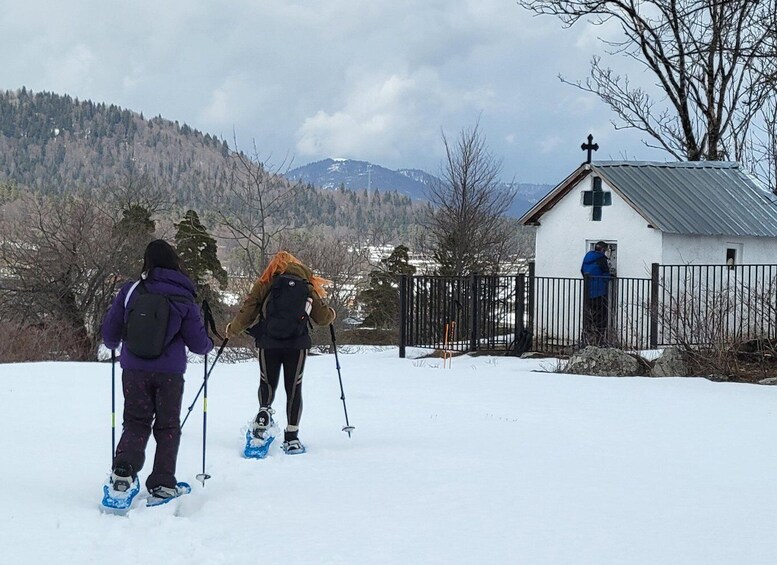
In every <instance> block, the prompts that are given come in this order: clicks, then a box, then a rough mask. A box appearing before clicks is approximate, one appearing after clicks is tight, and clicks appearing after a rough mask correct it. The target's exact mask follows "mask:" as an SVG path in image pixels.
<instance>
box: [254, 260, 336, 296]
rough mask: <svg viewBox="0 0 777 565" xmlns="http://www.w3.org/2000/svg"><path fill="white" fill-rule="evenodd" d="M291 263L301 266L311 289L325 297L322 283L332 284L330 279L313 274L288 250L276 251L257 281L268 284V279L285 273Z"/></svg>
mask: <svg viewBox="0 0 777 565" xmlns="http://www.w3.org/2000/svg"><path fill="white" fill-rule="evenodd" d="M291 264H294V265H299V266H300V267H302V268H303V270H304V271H305V274H306V275H307V279H308V282H310V284H311V285H313V290H314V291H315V292H316V294H318V296H319V297H320V298H325V297H326V294H327V293H326V290H324V285H327V284H332V281H330V280H327V279H325V278H323V277H319V276H317V275H314V274H313V272H312V271H311V270H310V269H309V268H308V267H307V266H305V264H304V263H303V262H302V261H300V260H299V259H297V258H296V257H295V256H294V255H292V254H291V253H289V252H288V251H278V253H276V254H275V255H274V256H273V258H272V259H270V263H269V264H268V265H267V268H266V269H265V270H264V272H263V273H262V276H260V277H259V282H260V283H262V284H270V279H272V278H273V277H274V276H275V275H277V274H280V273H285V272H286V269H288V268H289V265H291Z"/></svg>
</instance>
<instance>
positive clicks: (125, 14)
mask: <svg viewBox="0 0 777 565" xmlns="http://www.w3.org/2000/svg"><path fill="white" fill-rule="evenodd" d="M0 8H2V9H1V10H0V21H2V27H1V28H0V30H1V31H2V33H0V48H2V53H3V54H4V57H3V63H2V65H1V66H0V88H3V89H10V90H13V89H17V88H21V87H22V86H26V87H27V88H30V89H32V90H34V91H41V90H46V91H52V92H56V93H58V94H69V95H71V96H73V97H76V98H79V99H82V100H83V99H91V100H93V101H96V102H106V103H113V104H117V105H119V106H122V107H124V108H127V109H130V110H133V111H136V112H143V113H144V115H145V116H146V117H152V116H156V115H160V114H161V115H162V117H164V118H166V119H169V120H177V121H178V122H180V123H184V122H185V123H187V124H189V125H190V126H192V127H194V128H196V129H199V130H201V131H203V132H206V133H211V134H215V135H217V136H220V137H223V138H225V139H227V141H228V142H229V143H230V145H232V140H233V131H234V132H235V134H236V137H237V142H238V145H239V146H240V148H241V149H244V150H247V149H251V147H252V145H253V143H254V142H255V144H256V147H257V149H258V151H259V155H260V157H261V158H262V159H263V160H264V161H267V162H268V163H274V164H277V165H278V166H280V165H281V164H282V163H284V162H286V163H288V162H289V161H293V166H298V165H303V164H306V163H309V162H311V161H317V160H320V159H324V158H326V157H336V158H351V159H359V160H365V161H371V162H373V163H376V164H379V165H382V166H385V167H388V168H392V169H398V168H419V169H424V170H426V171H428V172H430V173H437V172H438V171H439V167H440V161H441V157H442V141H441V132H442V131H444V132H445V134H446V135H447V136H448V137H449V138H453V137H455V136H456V135H457V134H458V133H459V131H460V130H461V129H462V128H464V127H467V126H471V125H473V124H474V123H475V122H476V121H477V120H478V118H479V119H480V127H481V130H482V133H483V134H484V136H485V139H486V142H487V144H488V146H489V148H490V150H491V152H492V153H493V154H494V155H495V156H496V157H498V158H501V159H502V160H503V172H504V175H503V176H504V178H505V180H511V179H513V178H514V179H515V180H516V181H519V182H538V183H548V184H555V183H557V182H559V181H561V180H562V179H563V178H564V177H565V176H566V175H567V174H568V173H570V172H571V171H572V170H573V169H574V168H575V167H576V166H577V165H578V164H579V163H580V162H582V161H583V160H584V154H583V152H582V151H581V150H580V144H581V143H582V142H584V141H585V137H586V136H587V135H588V133H589V132H590V133H593V135H594V137H595V141H596V142H598V143H599V146H600V149H599V152H598V153H597V154H596V156H595V158H599V159H620V158H624V157H627V158H637V159H660V160H665V159H666V157H665V155H663V154H660V153H657V152H655V151H649V150H647V149H646V148H644V146H643V145H642V144H641V142H640V139H639V137H638V136H637V135H636V134H635V133H628V132H623V131H616V130H615V129H614V128H613V127H612V125H611V124H610V120H611V118H612V117H613V116H612V114H611V113H610V111H609V109H608V108H607V107H606V106H605V105H604V104H603V103H601V102H600V101H599V100H598V99H597V98H595V97H593V96H591V95H587V94H585V93H583V92H581V91H579V90H577V89H575V88H573V87H571V86H568V85H565V84H562V83H561V82H560V81H559V80H558V75H559V74H561V75H564V76H565V77H567V78H570V79H583V78H585V77H586V76H587V71H588V64H589V61H590V59H591V56H592V55H594V54H597V53H599V54H601V53H602V46H601V44H600V43H599V42H598V41H597V39H596V38H597V35H598V34H601V33H602V32H603V30H602V29H601V28H593V27H585V26H580V27H573V28H571V29H563V28H562V25H561V23H560V22H559V21H558V20H557V19H555V18H552V17H543V18H538V17H534V16H532V15H531V14H529V13H527V12H525V11H524V10H523V9H521V8H520V7H519V6H517V5H516V4H515V2H514V0H449V1H444V2H443V1H439V0H415V1H409V0H361V1H360V0H310V1H308V0H296V1H291V0H230V1H223V0H221V1H211V0H156V1H154V2H150V1H147V0H132V1H128V0H127V1H121V2H117V1H113V0H69V1H67V2H53V1H51V0H45V1H44V0H24V1H21V0H20V1H15V0H0ZM605 31H606V30H605ZM614 63H616V64H618V65H619V66H620V62H619V61H618V60H617V59H616V60H614Z"/></svg>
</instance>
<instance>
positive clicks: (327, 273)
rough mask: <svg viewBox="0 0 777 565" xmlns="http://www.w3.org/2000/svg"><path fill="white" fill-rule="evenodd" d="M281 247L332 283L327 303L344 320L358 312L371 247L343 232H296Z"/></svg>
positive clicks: (286, 238) (327, 230) (281, 242)
mask: <svg viewBox="0 0 777 565" xmlns="http://www.w3.org/2000/svg"><path fill="white" fill-rule="evenodd" d="M280 245H281V247H282V248H284V249H287V250H289V251H291V252H292V253H293V254H294V255H296V256H297V257H298V258H299V259H300V260H301V261H303V262H304V263H305V264H307V265H309V266H310V267H311V268H312V269H313V270H314V271H315V272H316V273H317V274H318V275H320V276H322V277H324V278H326V279H329V280H330V281H332V284H331V285H330V286H329V288H328V289H327V290H328V291H329V297H328V298H327V300H328V302H329V304H331V305H332V307H333V308H334V309H335V310H336V311H337V312H338V315H339V317H340V318H343V317H344V316H345V315H347V314H348V313H349V312H350V311H351V310H352V309H353V308H354V305H355V301H356V295H357V293H358V292H359V290H360V285H361V284H363V283H364V281H365V279H366V274H367V271H368V270H369V259H370V257H369V255H370V247H369V246H368V245H367V244H365V243H364V242H361V241H360V240H359V238H358V237H357V235H356V234H353V233H348V232H347V231H345V230H342V229H335V230H329V229H323V228H319V229H313V230H296V231H294V232H288V233H286V234H284V237H283V239H282V240H281V241H280Z"/></svg>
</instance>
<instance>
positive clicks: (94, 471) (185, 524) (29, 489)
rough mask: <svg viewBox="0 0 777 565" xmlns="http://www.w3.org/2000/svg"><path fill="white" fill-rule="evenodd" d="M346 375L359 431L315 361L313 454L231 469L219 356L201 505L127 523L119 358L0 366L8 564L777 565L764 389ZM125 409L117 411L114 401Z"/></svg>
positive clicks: (480, 374) (427, 371)
mask: <svg viewBox="0 0 777 565" xmlns="http://www.w3.org/2000/svg"><path fill="white" fill-rule="evenodd" d="M340 362H341V365H342V376H343V382H344V385H345V391H346V395H347V402H348V410H349V416H350V419H351V423H352V424H354V425H355V426H356V431H355V432H354V434H353V437H352V438H350V439H349V438H348V436H347V435H346V434H345V433H343V432H342V431H341V430H340V428H341V426H342V425H343V424H344V417H343V409H342V403H341V401H340V389H339V385H338V380H337V372H336V370H335V361H334V357H333V356H331V355H321V356H315V357H311V358H310V360H309V365H308V368H307V371H306V375H305V386H304V394H305V396H304V398H305V411H304V415H303V420H302V429H301V434H300V437H301V439H302V440H303V441H304V442H305V443H306V445H307V447H308V453H307V454H306V455H302V456H287V455H284V454H283V453H282V452H280V451H277V450H276V451H271V456H270V457H269V458H268V459H266V460H263V461H253V460H245V459H242V458H241V456H240V450H241V447H242V439H241V438H242V433H243V431H242V428H243V427H244V426H245V425H246V424H247V422H248V421H249V420H250V419H251V418H252V416H253V415H254V414H255V411H256V408H257V405H256V386H257V382H258V367H257V364H256V363H254V362H249V363H242V364H237V365H217V366H216V368H215V370H214V372H213V375H212V377H211V381H210V382H211V384H210V387H209V399H208V446H207V471H208V472H209V473H210V474H211V475H212V478H211V479H210V480H209V481H208V482H207V483H206V487H205V488H203V487H202V486H201V485H200V484H199V483H197V482H196V480H195V478H194V477H195V474H197V473H198V472H200V470H201V457H202V406H201V403H198V404H197V406H196V407H195V409H194V411H193V413H192V416H191V418H190V419H189V422H187V424H186V427H185V428H184V436H183V439H182V447H181V453H180V457H179V477H178V478H179V480H185V481H188V482H191V483H192V486H193V487H194V492H193V493H192V494H191V495H188V496H186V497H183V498H182V499H180V500H179V501H175V502H173V503H172V504H170V505H167V506H163V507H159V508H145V507H138V508H135V509H134V510H133V511H132V512H131V514H130V515H129V516H128V517H117V516H110V515H104V514H102V513H100V511H99V510H98V503H99V499H100V494H101V485H102V482H103V481H104V479H105V477H106V473H107V471H108V468H109V465H110V449H111V428H110V399H111V396H110V394H111V386H110V385H111V376H110V365H109V364H105V363H93V364H75V363H37V364H20V365H2V366H0V430H2V431H1V432H0V453H1V454H2V465H1V466H0V476H1V477H2V481H1V482H0V555H1V556H2V557H0V561H1V562H2V563H9V564H38V563H40V564H46V565H51V564H85V563H96V564H111V565H114V564H122V563H127V564H153V563H164V564H165V565H174V564H186V565H193V564H209V565H213V564H229V565H233V564H252V565H253V564H257V563H259V564H262V565H271V564H276V563H279V564H297V563H299V564H319V563H337V564H339V563H347V564H351V563H353V564H383V563H386V564H389V563H390V564H427V563H440V564H443V563H444V564H449V563H462V564H467V565H471V564H503V563H504V564H596V565H602V564H650V565H656V564H662V565H663V564H675V563H676V564H697V563H698V564H705V565H712V564H761V563H763V564H773V563H777V538H775V535H774V525H775V524H776V523H777V486H775V485H776V484H777V483H776V482H775V479H774V477H775V474H776V473H777V389H775V388H773V387H766V386H753V385H743V384H725V383H712V382H710V381H707V380H703V379H691V378H685V379H682V378H666V379H650V378H599V377H584V376H570V375H562V374H555V373H550V372H535V371H536V370H538V369H540V370H542V369H549V368H551V367H552V365H553V362H552V361H532V360H520V359H514V358H505V357H493V358H492V357H476V358H471V357H458V358H454V359H453V363H452V365H453V366H452V368H450V369H447V368H446V369H443V368H441V367H440V361H439V360H437V359H398V358H397V352H396V349H389V350H384V351H375V350H363V351H361V352H358V353H354V354H345V353H342V354H341V355H340ZM117 373H118V372H117ZM117 377H118V374H117ZM201 381H202V365H191V366H190V371H189V373H188V374H187V390H186V394H185V397H184V411H185V410H186V408H187V407H188V406H189V405H190V404H191V402H192V400H193V397H194V394H195V393H196V391H197V389H198V388H199V385H200V384H201ZM118 382H119V379H118V378H117V384H118ZM284 400H285V395H284V393H283V392H281V393H279V397H278V398H277V401H276V403H277V404H276V408H280V410H279V415H281V422H282V423H283V416H282V414H283V410H282V407H283V402H284ZM117 403H118V412H119V414H120V410H121V393H120V389H119V391H118V392H117ZM120 420H121V419H120V416H119V425H120ZM119 431H120V430H117V435H118V432H119ZM275 449H277V448H275ZM149 454H150V457H151V456H152V454H153V439H152V441H151V445H150V451H149ZM147 464H148V465H149V466H150V461H149V462H148V463H147ZM144 476H145V473H143V472H142V473H141V477H142V478H144Z"/></svg>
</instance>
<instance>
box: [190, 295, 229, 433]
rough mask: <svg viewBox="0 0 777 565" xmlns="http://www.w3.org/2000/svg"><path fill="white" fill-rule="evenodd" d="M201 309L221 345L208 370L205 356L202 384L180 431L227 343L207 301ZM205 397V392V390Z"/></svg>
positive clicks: (204, 301)
mask: <svg viewBox="0 0 777 565" xmlns="http://www.w3.org/2000/svg"><path fill="white" fill-rule="evenodd" d="M202 309H203V311H204V312H205V322H206V323H207V324H209V325H210V329H211V331H212V332H213V333H214V334H215V336H216V337H217V338H219V339H221V340H223V341H222V342H221V346H220V347H219V350H218V352H217V353H216V357H215V358H214V359H213V363H211V364H210V370H208V356H207V355H206V356H205V378H204V379H202V385H201V386H200V390H198V391H197V395H196V396H195V397H194V401H193V402H192V403H191V405H190V406H189V410H188V411H187V412H186V417H185V418H184V419H183V422H182V423H181V431H183V426H184V424H185V423H186V420H188V419H189V415H190V414H191V413H192V409H193V408H194V405H195V404H196V403H197V399H198V398H199V397H200V394H201V393H202V391H203V390H205V387H206V386H207V384H208V379H209V378H210V374H211V373H212V372H213V367H215V366H216V362H217V361H218V360H219V358H220V357H221V354H222V353H224V348H225V347H226V346H227V343H229V338H222V337H221V334H219V332H218V331H217V330H216V322H215V321H214V320H213V313H212V312H211V310H210V306H209V305H208V302H207V301H206V300H203V301H202ZM206 397H207V392H206Z"/></svg>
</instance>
